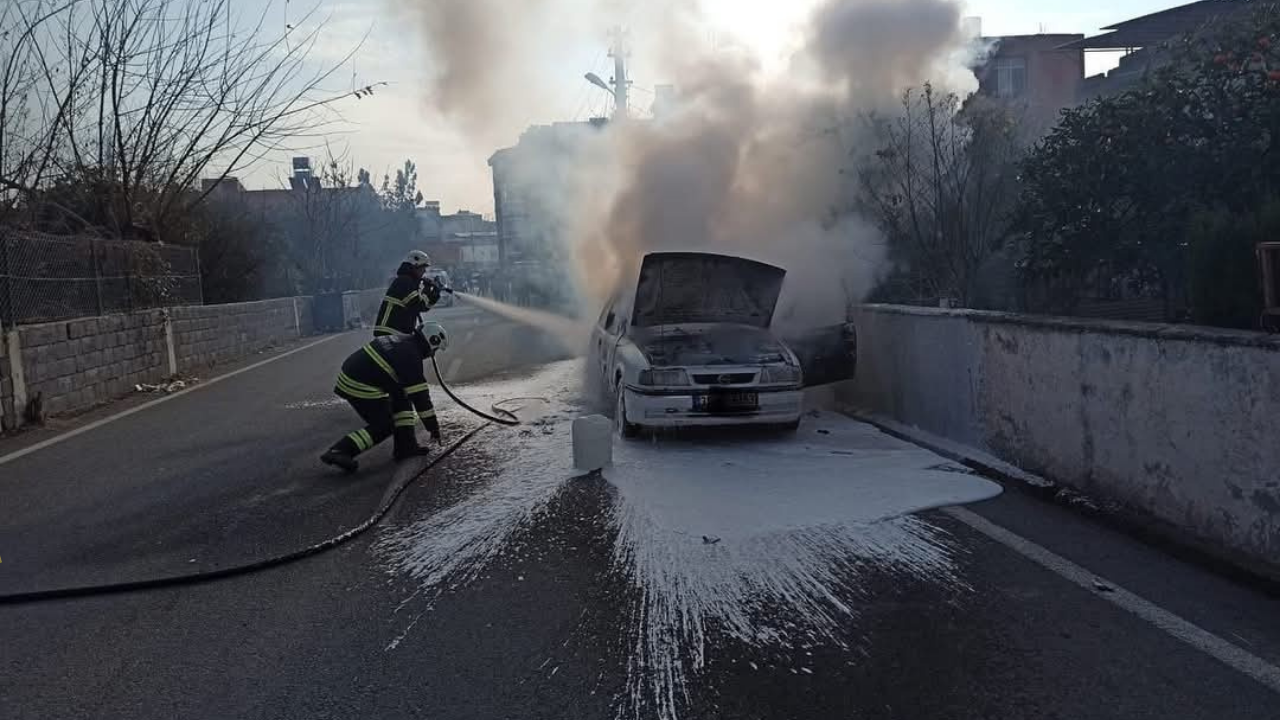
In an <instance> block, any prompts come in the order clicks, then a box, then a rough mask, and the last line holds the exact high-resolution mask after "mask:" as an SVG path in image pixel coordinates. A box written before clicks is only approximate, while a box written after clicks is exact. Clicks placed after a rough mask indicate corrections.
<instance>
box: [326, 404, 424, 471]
mask: <svg viewBox="0 0 1280 720" xmlns="http://www.w3.org/2000/svg"><path fill="white" fill-rule="evenodd" d="M343 399H344V400H346V401H347V402H348V403H350V404H351V407H352V409H354V410H355V411H356V414H358V415H359V416H360V419H362V420H364V422H365V426H364V427H362V428H360V429H359V430H356V431H355V432H351V433H347V435H346V436H345V437H343V438H342V439H341V440H339V441H338V442H337V443H334V446H333V447H334V448H335V449H337V450H341V451H342V452H343V453H345V454H347V455H350V456H351V457H355V456H356V455H359V454H360V453H362V452H364V451H366V450H369V449H370V448H372V447H373V446H375V445H377V444H378V443H380V442H382V441H383V440H386V439H387V438H388V437H390V436H392V435H394V436H395V445H396V451H397V453H400V452H404V451H406V450H408V449H409V448H412V447H414V446H416V445H417V444H418V440H417V437H416V435H415V434H414V428H415V427H416V425H417V423H418V413H417V412H416V411H414V409H413V405H412V404H410V403H409V400H408V398H406V397H405V396H404V395H400V396H398V397H385V398H379V399H376V400H366V399H362V398H351V397H344V398H343Z"/></svg>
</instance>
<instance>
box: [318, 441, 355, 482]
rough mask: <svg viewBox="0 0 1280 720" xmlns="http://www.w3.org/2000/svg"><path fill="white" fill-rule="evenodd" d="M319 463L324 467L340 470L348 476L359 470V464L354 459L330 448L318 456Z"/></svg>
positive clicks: (336, 449) (337, 449)
mask: <svg viewBox="0 0 1280 720" xmlns="http://www.w3.org/2000/svg"><path fill="white" fill-rule="evenodd" d="M320 462H322V463H324V464H325V465H332V466H334V467H339V468H342V470H343V471H344V472H346V473H347V474H348V475H350V474H351V473H353V472H355V471H356V470H359V469H360V463H358V462H356V459H355V458H354V457H351V456H350V455H348V454H347V453H345V452H343V451H342V450H341V449H340V448H336V447H331V448H329V449H328V450H327V451H325V454H323V455H321V456H320Z"/></svg>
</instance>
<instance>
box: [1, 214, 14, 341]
mask: <svg viewBox="0 0 1280 720" xmlns="http://www.w3.org/2000/svg"><path fill="white" fill-rule="evenodd" d="M0 282H3V283H4V288H0V289H2V290H3V292H0V321H2V322H0V324H5V325H10V326H13V325H17V324H18V318H17V317H16V316H17V310H16V309H15V308H14V302H13V267H12V264H11V263H10V261H9V236H8V234H7V233H3V232H0Z"/></svg>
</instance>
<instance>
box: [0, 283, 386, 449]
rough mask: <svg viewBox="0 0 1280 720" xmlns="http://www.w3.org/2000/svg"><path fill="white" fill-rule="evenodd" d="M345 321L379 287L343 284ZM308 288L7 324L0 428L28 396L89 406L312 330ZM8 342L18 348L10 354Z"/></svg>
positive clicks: (49, 408)
mask: <svg viewBox="0 0 1280 720" xmlns="http://www.w3.org/2000/svg"><path fill="white" fill-rule="evenodd" d="M349 295H350V296H351V300H350V303H351V305H350V307H351V312H352V314H353V321H352V322H353V326H359V324H360V318H361V316H362V315H363V314H364V313H365V312H368V313H369V316H370V317H371V316H372V312H373V311H372V310H368V305H369V304H370V303H373V305H374V307H375V308H376V306H377V302H376V300H375V299H374V298H375V297H376V298H381V297H382V291H381V290H376V291H364V292H358V293H349ZM312 306H313V302H312V298H310V297H297V298H281V299H278V300H263V301H260V302H249V303H232V304H227V305H203V306H184V307H175V308H168V309H164V310H148V311H141V312H136V313H130V314H119V315H106V316H102V317H92V318H80V319H76V320H65V321H60V322H53V323H44V324H40V325H21V326H18V327H17V328H16V329H15V328H5V332H3V333H0V427H2V428H3V430H4V431H5V432H11V431H13V430H15V429H17V427H18V426H19V425H21V424H22V422H23V417H22V416H23V409H24V406H25V403H26V400H27V399H29V398H35V397H37V396H38V397H40V398H41V403H42V406H43V412H44V414H45V415H46V416H52V415H59V414H64V413H72V412H78V411H82V410H87V409H89V408H91V407H93V406H95V405H100V404H102V403H105V402H108V401H110V400H113V399H117V398H120V397H123V396H125V395H128V394H129V393H132V392H134V386H135V385H137V384H139V383H155V382H159V381H161V380H163V379H165V378H167V377H171V376H173V375H175V374H184V375H194V376H196V377H201V376H207V374H208V371H209V370H210V368H212V367H213V366H216V365H219V364H222V363H226V362H229V361H232V360H236V359H238V358H242V357H245V356H247V355H252V354H254V353H257V352H261V351H263V350H266V349H267V348H271V347H276V346H279V345H283V344H285V343H288V342H292V341H294V340H297V339H298V338H300V337H304V336H307V335H311V334H313V328H314V321H313V320H312V318H313V314H314V313H313V307H312ZM13 348H18V352H17V354H16V356H15V354H14V352H13Z"/></svg>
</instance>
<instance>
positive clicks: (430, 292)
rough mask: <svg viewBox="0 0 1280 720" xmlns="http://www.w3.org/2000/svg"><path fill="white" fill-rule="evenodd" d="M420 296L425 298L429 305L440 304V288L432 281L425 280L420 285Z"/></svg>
mask: <svg viewBox="0 0 1280 720" xmlns="http://www.w3.org/2000/svg"><path fill="white" fill-rule="evenodd" d="M422 294H423V295H425V296H426V297H427V302H428V303H429V304H431V305H435V304H436V303H438V302H440V286H439V285H437V284H435V282H434V281H432V280H426V281H424V282H423V283H422Z"/></svg>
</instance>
